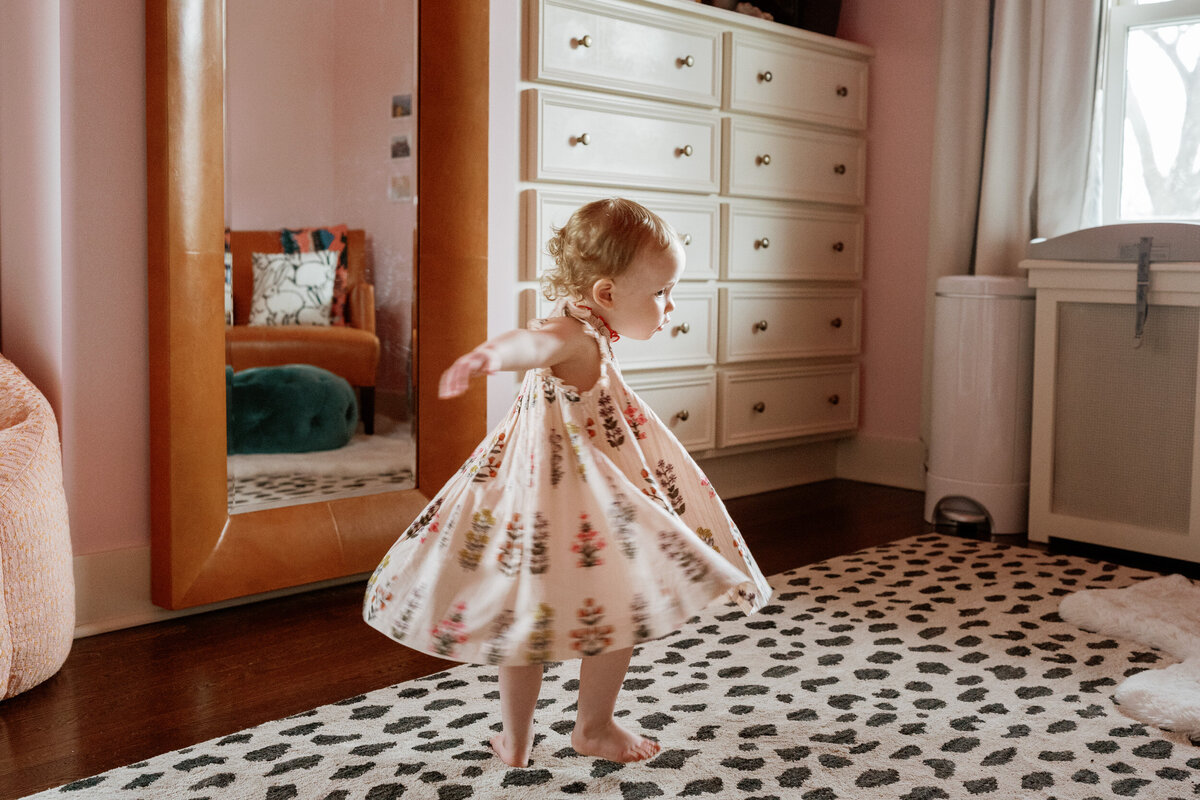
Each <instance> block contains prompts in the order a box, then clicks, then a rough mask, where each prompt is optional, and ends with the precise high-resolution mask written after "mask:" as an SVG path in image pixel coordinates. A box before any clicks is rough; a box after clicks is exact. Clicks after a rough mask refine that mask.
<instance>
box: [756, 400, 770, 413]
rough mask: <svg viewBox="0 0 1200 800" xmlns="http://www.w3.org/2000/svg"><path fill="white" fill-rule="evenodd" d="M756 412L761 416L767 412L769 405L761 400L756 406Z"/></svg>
mask: <svg viewBox="0 0 1200 800" xmlns="http://www.w3.org/2000/svg"><path fill="white" fill-rule="evenodd" d="M754 410H755V411H757V412H758V413H759V414H761V413H763V412H764V411H766V410H767V404H766V403H764V402H762V401H761V400H760V401H759V402H757V403H755V404H754Z"/></svg>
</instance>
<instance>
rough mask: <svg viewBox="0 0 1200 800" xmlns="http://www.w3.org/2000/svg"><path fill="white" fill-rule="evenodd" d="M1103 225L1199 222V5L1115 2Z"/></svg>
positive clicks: (1172, 0) (1189, 0)
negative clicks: (1140, 221)
mask: <svg viewBox="0 0 1200 800" xmlns="http://www.w3.org/2000/svg"><path fill="white" fill-rule="evenodd" d="M1112 2H1113V8H1112V10H1111V14H1110V17H1109V27H1108V30H1109V36H1108V59H1107V69H1106V72H1107V87H1106V90H1105V93H1104V94H1105V96H1106V97H1105V100H1104V103H1105V107H1104V114H1105V121H1104V135H1103V142H1104V144H1103V161H1104V163H1103V167H1102V169H1103V176H1104V178H1103V181H1102V187H1103V188H1102V206H1103V209H1102V213H1103V217H1104V222H1106V223H1111V222H1122V221H1126V222H1127V221H1136V220H1200V0H1141V2H1137V1H1136V0H1112Z"/></svg>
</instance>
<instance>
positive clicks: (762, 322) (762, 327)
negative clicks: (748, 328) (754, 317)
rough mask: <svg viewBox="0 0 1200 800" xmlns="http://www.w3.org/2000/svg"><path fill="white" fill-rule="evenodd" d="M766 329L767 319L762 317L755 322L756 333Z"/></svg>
mask: <svg viewBox="0 0 1200 800" xmlns="http://www.w3.org/2000/svg"><path fill="white" fill-rule="evenodd" d="M766 329H767V321H766V320H765V319H760V320H759V321H758V322H756V323H754V330H755V332H756V333H757V332H758V331H765V330H766Z"/></svg>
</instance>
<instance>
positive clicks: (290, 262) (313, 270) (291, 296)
mask: <svg viewBox="0 0 1200 800" xmlns="http://www.w3.org/2000/svg"><path fill="white" fill-rule="evenodd" d="M252 258H253V264H254V296H253V298H252V299H251V301H250V324H251V325H328V324H329V310H330V305H331V303H332V300H333V279H334V273H335V272H336V270H337V261H338V257H337V253H335V252H333V251H331V250H317V251H314V252H309V253H253V254H252Z"/></svg>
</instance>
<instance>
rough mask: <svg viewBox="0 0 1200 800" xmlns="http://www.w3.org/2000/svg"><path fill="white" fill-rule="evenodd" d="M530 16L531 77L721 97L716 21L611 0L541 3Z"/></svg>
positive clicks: (703, 99) (699, 101) (676, 97)
mask: <svg viewBox="0 0 1200 800" xmlns="http://www.w3.org/2000/svg"><path fill="white" fill-rule="evenodd" d="M530 17H531V23H532V25H533V28H532V30H531V33H530V37H529V41H530V42H531V44H532V46H531V47H530V48H529V51H530V56H531V59H532V63H531V65H530V66H531V69H530V73H531V78H532V79H533V80H540V81H549V82H554V83H566V84H572V85H575V86H587V87H593V88H597V89H606V90H610V91H617V92H623V93H626V94H636V95H643V96H646V97H655V98H661V99H664V100H671V101H674V102H677V103H693V104H696V105H702V106H708V107H714V108H715V107H716V106H717V105H718V104H719V103H720V102H721V98H720V93H721V70H720V63H721V50H722V45H721V34H720V32H719V31H717V30H715V29H714V28H712V27H711V26H705V25H699V24H696V23H695V22H693V21H691V20H688V19H687V18H685V17H683V16H682V15H680V14H667V13H662V12H657V11H654V10H653V9H645V8H639V7H637V6H633V5H628V4H626V3H621V2H612V0H608V2H593V0H570V2H564V0H542V2H541V3H538V4H537V9H536V10H534V11H533V12H532V13H531V14H530Z"/></svg>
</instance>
